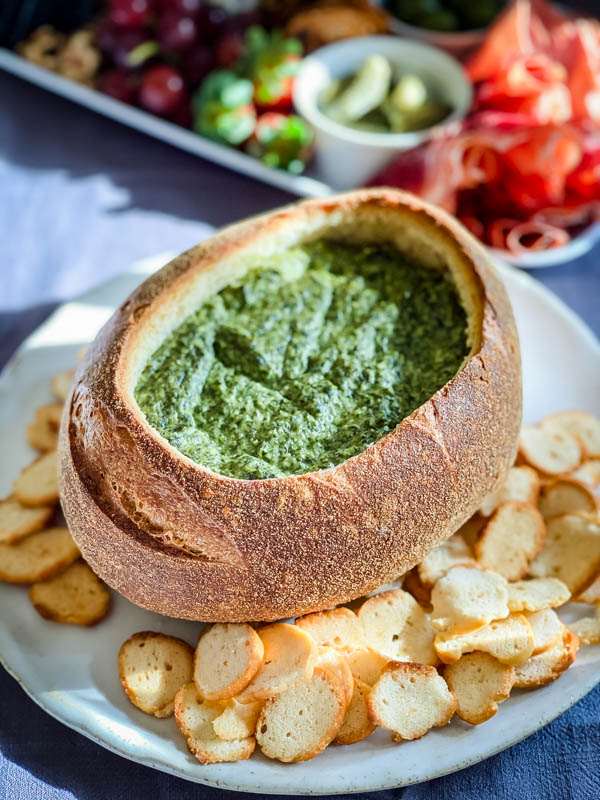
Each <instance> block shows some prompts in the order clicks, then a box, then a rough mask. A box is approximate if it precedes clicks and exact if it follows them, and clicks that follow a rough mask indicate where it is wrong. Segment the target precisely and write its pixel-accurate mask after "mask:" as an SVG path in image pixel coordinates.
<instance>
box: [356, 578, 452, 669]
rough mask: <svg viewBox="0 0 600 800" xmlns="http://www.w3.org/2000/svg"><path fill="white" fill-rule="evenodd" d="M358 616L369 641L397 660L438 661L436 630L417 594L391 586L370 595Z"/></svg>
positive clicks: (433, 662) (382, 653)
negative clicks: (417, 598)
mask: <svg viewBox="0 0 600 800" xmlns="http://www.w3.org/2000/svg"><path fill="white" fill-rule="evenodd" d="M358 617H359V619H360V620H361V622H362V623H363V628H364V630H365V639H366V642H367V645H368V646H369V647H372V648H373V650H376V651H377V652H378V653H381V655H383V656H386V657H387V658H388V659H394V660H395V661H417V662H420V663H421V664H433V665H435V664H437V663H438V658H437V656H436V654H435V650H434V649H433V637H434V634H435V631H434V629H433V627H432V625H431V621H430V619H429V617H428V616H427V614H426V613H425V612H424V611H423V609H422V608H421V606H420V605H419V604H418V603H417V601H416V600H415V598H414V597H413V596H412V595H411V594H409V593H408V592H405V591H404V590H403V589H392V590H390V591H388V592H381V593H380V594H376V595H375V596H374V597H371V598H369V599H368V600H367V601H366V603H363V605H362V606H361V608H360V610H359V612H358Z"/></svg>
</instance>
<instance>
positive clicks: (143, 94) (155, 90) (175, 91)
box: [138, 64, 186, 117]
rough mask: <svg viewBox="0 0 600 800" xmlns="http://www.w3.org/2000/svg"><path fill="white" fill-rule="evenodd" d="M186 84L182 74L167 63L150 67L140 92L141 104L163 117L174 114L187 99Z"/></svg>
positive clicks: (139, 99) (143, 79)
mask: <svg viewBox="0 0 600 800" xmlns="http://www.w3.org/2000/svg"><path fill="white" fill-rule="evenodd" d="M185 97H186V94H185V85H184V82H183V78H182V77H181V74H180V73H179V72H178V71H177V70H176V69H174V67H170V66H168V65H167V64H158V65H157V66H155V67H150V69H149V70H148V71H147V72H146V74H145V75H144V76H143V78H142V83H141V86H140V90H139V92H138V101H139V104H140V105H141V106H142V107H143V108H145V109H147V110H148V111H151V112H152V113H153V114H158V115H159V116H161V117H164V116H167V115H169V114H174V113H175V112H176V111H177V110H178V109H179V107H180V106H181V105H182V104H183V102H184V100H185Z"/></svg>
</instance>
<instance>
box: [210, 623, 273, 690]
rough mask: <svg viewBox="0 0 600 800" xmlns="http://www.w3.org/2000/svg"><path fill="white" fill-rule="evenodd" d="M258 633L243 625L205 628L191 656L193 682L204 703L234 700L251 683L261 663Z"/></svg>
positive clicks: (219, 625) (220, 624) (261, 650)
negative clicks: (205, 701) (206, 701)
mask: <svg viewBox="0 0 600 800" xmlns="http://www.w3.org/2000/svg"><path fill="white" fill-rule="evenodd" d="M263 655H264V646H263V643H262V639H261V638H260V636H259V635H258V633H257V632H256V631H255V630H254V628H252V627H251V626H250V625H246V624H245V623H223V622H217V623H216V624H215V625H211V626H210V627H207V628H205V630H204V631H203V633H202V635H201V636H200V640H199V642H198V646H197V647H196V652H195V654H194V683H195V684H196V686H197V687H198V691H199V692H200V694H201V695H202V697H203V698H204V699H205V700H222V699H226V698H228V697H235V695H237V694H239V693H240V692H241V691H242V690H243V689H245V688H246V686H247V685H248V684H249V683H250V681H251V680H252V678H253V677H254V676H255V675H256V673H257V672H258V670H259V668H260V665H261V664H262V661H263Z"/></svg>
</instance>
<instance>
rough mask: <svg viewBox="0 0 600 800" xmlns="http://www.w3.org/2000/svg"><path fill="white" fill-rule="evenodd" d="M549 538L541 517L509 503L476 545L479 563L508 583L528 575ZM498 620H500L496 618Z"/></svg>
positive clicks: (531, 509) (526, 507)
mask: <svg viewBox="0 0 600 800" xmlns="http://www.w3.org/2000/svg"><path fill="white" fill-rule="evenodd" d="M545 538H546V525H545V524H544V520H543V518H542V515H541V514H540V512H539V511H538V510H537V508H534V507H533V506H530V505H528V504H527V503H522V502H520V501H519V502H515V501H510V502H508V503H503V504H502V505H501V506H499V507H498V509H497V510H496V512H495V513H494V516H493V517H492V518H491V519H490V521H489V522H488V524H487V525H486V526H485V528H484V529H483V532H482V534H481V536H480V537H479V539H478V540H477V542H476V544H475V555H476V556H477V561H478V562H479V564H480V565H481V566H482V567H484V568H485V569H492V570H494V571H495V572H497V573H498V574H499V575H502V576H503V577H504V578H506V580H508V581H516V580H519V578H522V577H523V575H525V574H526V573H527V567H528V566H529V562H530V561H531V560H532V559H533V558H535V556H536V555H537V554H538V553H539V552H540V550H541V548H542V545H543V544H544V539H545ZM496 619H497V617H496Z"/></svg>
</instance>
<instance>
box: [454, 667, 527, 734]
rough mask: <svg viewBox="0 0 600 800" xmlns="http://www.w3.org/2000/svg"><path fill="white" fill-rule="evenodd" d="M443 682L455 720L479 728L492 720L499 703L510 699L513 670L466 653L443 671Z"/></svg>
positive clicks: (513, 676) (513, 677) (513, 680)
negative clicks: (451, 698) (452, 700)
mask: <svg viewBox="0 0 600 800" xmlns="http://www.w3.org/2000/svg"><path fill="white" fill-rule="evenodd" d="M444 679H445V681H446V683H447V684H448V686H449V687H450V690H451V691H452V693H453V694H454V696H455V697H456V701H457V707H456V714H457V716H459V717H460V718H461V719H464V721H465V722H469V723H470V724H471V725H480V724H481V723H482V722H485V721H486V720H488V719H490V718H491V717H493V716H494V714H495V713H496V712H497V711H498V703H502V702H503V701H504V700H506V699H507V698H508V697H509V695H510V690H511V689H512V686H513V683H514V682H515V668H514V667H509V666H507V665H506V664H502V663H500V661H498V660H497V659H495V658H494V657H493V656H491V655H490V654H489V653H479V652H476V653H468V654H467V655H466V656H463V657H462V658H461V659H460V660H459V661H456V662H455V663H454V664H449V665H448V666H447V667H446V668H445V669H444Z"/></svg>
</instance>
